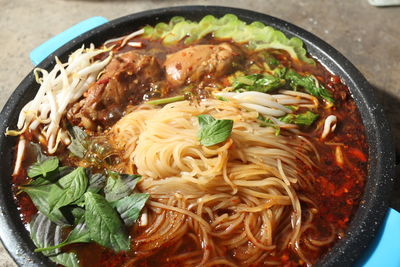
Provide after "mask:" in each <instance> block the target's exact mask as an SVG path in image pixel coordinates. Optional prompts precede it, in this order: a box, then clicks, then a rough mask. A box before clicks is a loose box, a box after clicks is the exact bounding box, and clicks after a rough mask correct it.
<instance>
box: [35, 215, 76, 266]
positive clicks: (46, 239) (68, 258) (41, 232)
mask: <svg viewBox="0 0 400 267" xmlns="http://www.w3.org/2000/svg"><path fill="white" fill-rule="evenodd" d="M61 228H62V227H61V226H59V225H56V224H54V223H53V222H51V221H50V220H49V219H48V218H47V217H46V216H45V215H43V214H41V213H40V212H39V213H38V214H37V215H36V216H35V217H34V218H33V219H32V221H31V223H30V230H31V231H30V232H31V238H32V241H33V243H34V244H35V245H36V246H37V247H49V246H54V245H55V244H58V243H60V242H61V236H62V234H61ZM43 254H44V255H46V256H49V258H50V260H52V261H54V262H56V263H58V264H61V265H64V266H66V267H78V266H79V263H78V259H77V257H76V255H75V253H61V251H60V250H59V249H53V250H49V251H43Z"/></svg>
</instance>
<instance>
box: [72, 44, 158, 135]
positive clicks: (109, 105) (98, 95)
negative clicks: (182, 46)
mask: <svg viewBox="0 0 400 267" xmlns="http://www.w3.org/2000/svg"><path fill="white" fill-rule="evenodd" d="M161 73H162V72H161V67H160V65H159V64H158V62H157V60H156V59H155V58H154V57H152V56H148V55H142V54H138V53H136V52H133V51H130V52H126V53H123V54H119V55H117V56H115V57H114V58H113V59H112V60H111V62H110V64H108V66H107V67H106V68H105V70H104V74H103V75H102V76H101V77H100V79H99V80H98V81H97V82H96V83H95V84H93V85H92V86H91V87H90V88H89V90H88V91H87V92H86V93H85V95H84V96H85V97H84V98H83V99H82V100H81V101H80V102H78V103H77V104H75V105H74V106H73V107H72V109H71V110H70V112H69V114H68V118H69V119H70V120H71V121H72V122H73V123H75V124H82V125H83V126H84V127H85V128H87V129H92V130H94V128H95V126H96V125H98V124H100V125H102V126H108V125H111V124H112V123H114V122H115V121H116V120H118V119H119V118H120V117H121V116H122V114H123V112H124V110H125V107H126V105H127V104H128V103H132V104H136V103H139V102H140V101H142V100H143V96H144V94H146V93H147V92H148V91H149V90H150V88H151V87H152V86H153V83H154V82H156V81H158V80H160V77H161Z"/></svg>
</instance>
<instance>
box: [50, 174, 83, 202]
mask: <svg viewBox="0 0 400 267" xmlns="http://www.w3.org/2000/svg"><path fill="white" fill-rule="evenodd" d="M87 187H88V179H87V177H86V173H85V170H84V168H82V167H78V168H76V169H75V170H74V171H72V172H70V173H69V174H67V175H66V176H64V177H62V178H61V179H60V180H58V182H57V183H55V184H53V185H52V186H51V190H50V193H49V197H48V201H49V205H50V207H51V209H52V210H54V209H59V208H61V207H63V206H66V205H68V204H71V203H73V202H74V201H76V200H77V199H79V198H80V197H81V196H82V195H83V194H84V193H85V192H86V189H87Z"/></svg>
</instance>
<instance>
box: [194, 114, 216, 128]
mask: <svg viewBox="0 0 400 267" xmlns="http://www.w3.org/2000/svg"><path fill="white" fill-rule="evenodd" d="M197 119H198V121H199V125H200V127H206V126H208V125H209V124H211V123H213V122H214V121H216V119H215V118H214V117H213V116H211V115H204V114H203V115H199V116H197Z"/></svg>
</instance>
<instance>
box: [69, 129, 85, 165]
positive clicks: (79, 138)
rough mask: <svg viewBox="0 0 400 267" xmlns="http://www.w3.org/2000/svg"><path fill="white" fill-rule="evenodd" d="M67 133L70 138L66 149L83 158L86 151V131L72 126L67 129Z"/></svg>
mask: <svg viewBox="0 0 400 267" xmlns="http://www.w3.org/2000/svg"><path fill="white" fill-rule="evenodd" d="M69 134H70V135H71V137H72V138H71V144H70V145H69V146H68V150H69V151H71V153H72V154H74V155H75V156H77V157H79V158H83V157H84V156H85V153H86V151H87V141H86V138H87V134H86V132H85V131H84V130H83V129H81V128H79V127H78V126H73V127H72V128H70V129H69Z"/></svg>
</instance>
